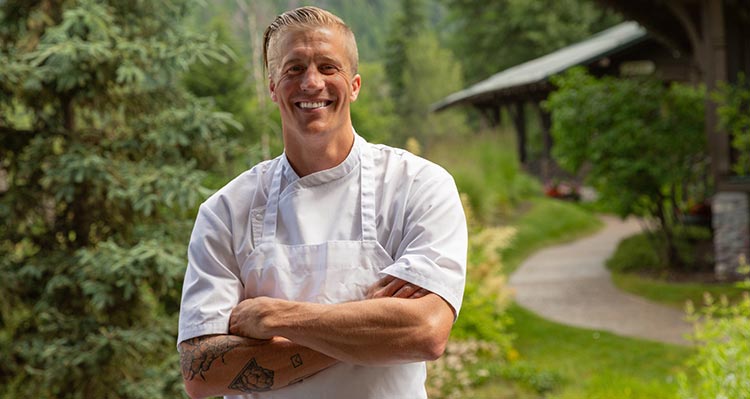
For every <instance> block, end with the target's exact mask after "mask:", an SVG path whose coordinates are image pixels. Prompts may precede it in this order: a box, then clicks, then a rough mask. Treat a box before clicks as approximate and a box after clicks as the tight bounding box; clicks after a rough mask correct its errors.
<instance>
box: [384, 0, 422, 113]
mask: <svg viewBox="0 0 750 399" xmlns="http://www.w3.org/2000/svg"><path fill="white" fill-rule="evenodd" d="M424 8H425V6H424V1H423V0H404V1H403V2H401V12H400V13H399V14H398V15H396V17H395V18H394V20H393V22H392V23H391V26H390V29H389V31H388V38H387V39H386V50H385V72H386V75H387V76H388V81H389V82H390V84H391V89H392V92H393V97H394V98H395V99H396V102H397V103H398V104H399V105H401V103H402V102H403V101H402V97H403V95H404V91H405V87H404V86H405V85H406V83H405V81H404V72H405V69H406V64H407V62H408V59H407V58H408V54H409V51H410V49H409V43H410V42H412V41H413V40H414V39H415V38H416V37H417V36H418V35H419V34H421V33H422V32H423V31H424V30H425V28H426V23H427V18H426V16H425V12H424Z"/></svg>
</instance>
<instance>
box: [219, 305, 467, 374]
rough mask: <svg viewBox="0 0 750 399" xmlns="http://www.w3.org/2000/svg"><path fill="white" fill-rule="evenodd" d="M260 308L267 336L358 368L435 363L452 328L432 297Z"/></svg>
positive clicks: (443, 307)
mask: <svg viewBox="0 0 750 399" xmlns="http://www.w3.org/2000/svg"><path fill="white" fill-rule="evenodd" d="M263 306H264V308H265V311H264V312H262V315H261V318H260V325H261V328H263V329H264V330H265V331H264V333H265V334H269V335H279V336H283V337H286V338H288V339H289V340H291V341H293V342H295V343H298V344H300V345H304V346H306V347H309V348H313V349H315V350H316V351H319V352H321V353H324V354H326V355H328V356H331V357H333V358H336V359H339V360H341V361H344V362H347V363H354V364H361V365H386V364H394V363H406V362H415V361H424V360H433V359H436V358H438V357H440V355H442V353H443V351H444V349H445V345H446V343H447V340H448V335H449V334H450V328H451V326H452V324H453V313H452V311H451V310H450V307H449V306H448V305H447V304H446V303H445V302H444V301H443V299H442V298H440V297H439V296H437V295H435V294H429V295H426V296H424V297H422V298H419V299H402V298H379V299H371V300H365V301H357V302H347V303H341V304H335V305H326V304H315V303H303V302H289V301H279V300H273V299H269V301H267V302H266V303H264V304H263ZM230 330H231V322H230Z"/></svg>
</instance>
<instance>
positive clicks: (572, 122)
mask: <svg viewBox="0 0 750 399" xmlns="http://www.w3.org/2000/svg"><path fill="white" fill-rule="evenodd" d="M552 83H554V84H555V85H556V86H557V87H558V88H559V89H558V90H557V91H555V92H554V93H552V94H551V95H550V96H549V99H548V100H547V101H546V102H545V107H546V108H547V109H548V110H550V111H551V112H552V121H553V124H552V135H553V137H554V139H555V147H554V149H553V155H554V156H555V158H556V160H557V161H558V162H559V163H560V165H561V166H562V167H564V168H566V169H568V170H569V171H570V172H573V173H578V172H579V171H580V170H581V169H582V168H583V167H586V166H587V167H588V168H587V169H588V174H587V177H586V179H587V180H588V182H589V184H591V185H592V186H594V188H596V189H597V191H598V192H599V194H600V195H601V198H602V200H604V201H606V202H607V203H608V204H610V205H611V206H612V207H613V208H614V210H615V211H616V212H617V213H618V214H619V215H620V216H623V217H624V216H629V215H637V216H644V217H647V218H649V219H651V220H652V221H655V222H657V226H658V228H657V230H656V231H658V232H660V233H661V235H662V237H663V240H664V241H663V243H664V247H665V248H666V251H665V254H666V261H667V263H668V264H670V265H675V266H679V265H680V259H679V258H678V256H677V248H676V246H675V242H674V237H673V228H674V226H675V225H676V224H677V223H678V218H677V217H676V215H679V214H681V213H685V212H686V211H687V210H688V208H689V207H690V206H691V205H693V204H695V203H699V202H702V201H703V200H704V199H705V198H703V196H704V195H705V193H706V192H708V190H707V189H706V186H707V181H706V173H705V171H706V167H707V162H708V161H707V160H708V154H707V151H706V137H705V134H704V121H703V114H704V112H703V107H704V105H703V103H704V96H705V95H704V91H703V89H700V88H693V87H690V86H686V85H680V84H672V85H669V86H666V85H664V83H663V82H661V81H659V80H656V79H617V78H613V77H603V78H596V77H593V76H591V75H589V74H587V73H586V72H585V71H584V70H582V69H578V68H574V69H572V70H570V71H568V72H566V73H564V74H562V75H560V76H557V77H555V78H553V79H552Z"/></svg>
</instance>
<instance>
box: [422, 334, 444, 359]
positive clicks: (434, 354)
mask: <svg viewBox="0 0 750 399" xmlns="http://www.w3.org/2000/svg"><path fill="white" fill-rule="evenodd" d="M430 341H432V342H429V344H428V345H426V346H425V348H424V360H425V361H428V362H431V361H435V360H438V359H440V357H441V356H443V353H445V348H446V347H447V346H448V340H447V339H445V340H438V339H432V340H430Z"/></svg>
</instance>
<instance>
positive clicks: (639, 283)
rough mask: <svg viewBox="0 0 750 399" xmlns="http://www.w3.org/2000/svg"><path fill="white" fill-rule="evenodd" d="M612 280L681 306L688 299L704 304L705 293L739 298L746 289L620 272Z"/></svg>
mask: <svg viewBox="0 0 750 399" xmlns="http://www.w3.org/2000/svg"><path fill="white" fill-rule="evenodd" d="M612 281H613V282H614V284H615V286H617V287H618V288H619V289H621V290H623V291H627V292H630V293H632V294H635V295H638V296H641V297H644V298H647V299H650V300H652V301H654V302H659V303H662V304H665V305H669V306H673V307H679V308H684V307H685V303H686V302H687V301H692V302H693V303H694V304H696V305H700V304H702V303H703V297H704V295H705V293H709V294H711V296H713V297H714V298H718V297H719V296H721V295H726V296H727V298H729V299H730V300H738V299H739V298H740V297H741V295H742V292H743V291H745V290H743V289H741V288H739V287H737V286H735V285H733V284H731V283H722V284H719V283H709V284H704V283H690V282H687V283H683V282H670V281H664V280H659V279H655V278H651V277H646V276H642V275H638V274H630V273H618V272H615V273H612Z"/></svg>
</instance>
